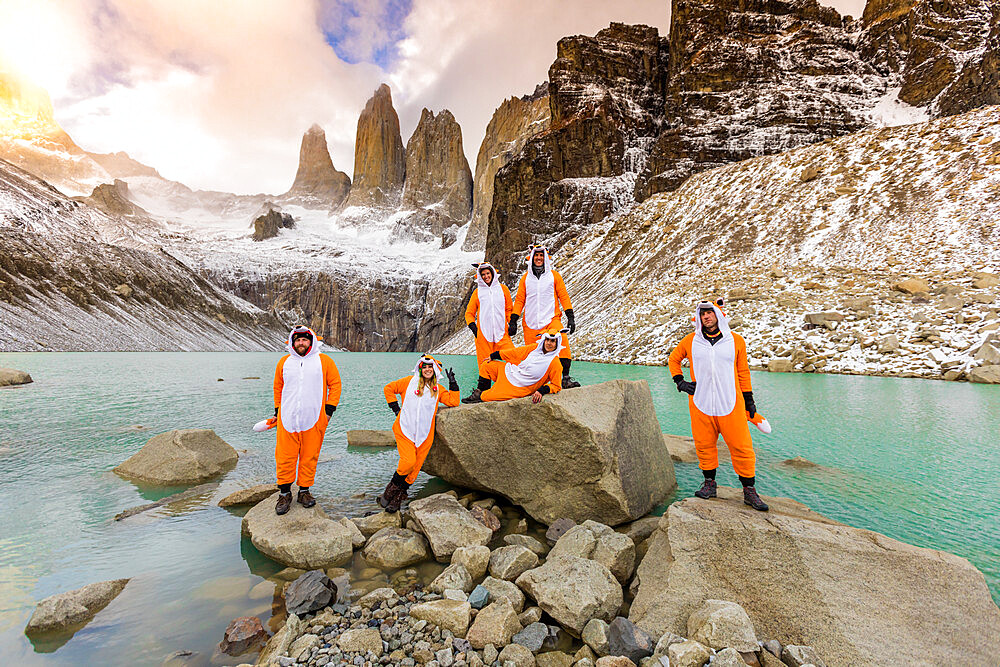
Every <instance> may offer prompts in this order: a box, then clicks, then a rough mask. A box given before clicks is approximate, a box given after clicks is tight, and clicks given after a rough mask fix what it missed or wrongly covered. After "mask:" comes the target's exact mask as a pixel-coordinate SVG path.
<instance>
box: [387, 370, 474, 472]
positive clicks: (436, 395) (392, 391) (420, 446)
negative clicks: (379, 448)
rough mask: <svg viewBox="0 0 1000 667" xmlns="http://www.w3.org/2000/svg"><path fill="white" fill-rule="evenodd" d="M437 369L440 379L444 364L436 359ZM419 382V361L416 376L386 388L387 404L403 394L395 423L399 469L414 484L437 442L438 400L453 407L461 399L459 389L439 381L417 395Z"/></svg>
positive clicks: (403, 379) (400, 380)
mask: <svg viewBox="0 0 1000 667" xmlns="http://www.w3.org/2000/svg"><path fill="white" fill-rule="evenodd" d="M434 370H435V372H436V373H437V375H438V380H440V379H441V366H440V364H438V363H437V361H436V360H435V362H434ZM419 381H420V364H419V362H418V363H417V368H416V369H414V374H413V375H409V376H407V377H405V378H400V379H398V380H396V381H395V382H390V383H389V384H387V385H385V387H384V388H383V392H384V393H385V402H386V403H392V402H393V401H395V400H396V396H399V397H400V405H399V414H398V415H396V421H394V422H393V424H392V432H393V434H395V436H396V450H397V451H398V452H399V465H398V466H397V467H396V472H397V473H398V474H399V475H401V476H403V477H405V478H406V483H407V484H413V482H414V481H415V480H416V479H417V473H419V472H420V468H421V467H423V465H424V459H426V458H427V453H428V452H429V451H430V450H431V445H432V444H434V422H435V421H436V419H437V409H438V403H439V402H440V403H443V404H445V405H447V406H448V407H452V408H453V407H455V406H456V405H458V398H459V396H458V392H457V391H449V390H448V389H445V388H444V385H443V384H440V383H438V384H437V385H436V386H435V387H434V388H433V389H432V388H430V387H427V386H425V387H424V389H423V392H422V394H417V390H418V388H419Z"/></svg>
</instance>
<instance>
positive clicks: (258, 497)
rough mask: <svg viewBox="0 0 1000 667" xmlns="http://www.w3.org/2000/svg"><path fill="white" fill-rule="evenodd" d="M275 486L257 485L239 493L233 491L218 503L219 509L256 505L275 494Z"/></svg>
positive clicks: (276, 489)
mask: <svg viewBox="0 0 1000 667" xmlns="http://www.w3.org/2000/svg"><path fill="white" fill-rule="evenodd" d="M277 491H278V485H277V484H258V485H256V486H251V487H249V488H246V489H240V490H239V491H233V492H232V493H230V494H229V495H228V496H226V497H225V498H223V499H222V500H220V501H219V507H238V506H240V505H256V504H257V503H259V502H260V501H262V500H264V498H267V497H268V496H270V495H272V494H274V493H277Z"/></svg>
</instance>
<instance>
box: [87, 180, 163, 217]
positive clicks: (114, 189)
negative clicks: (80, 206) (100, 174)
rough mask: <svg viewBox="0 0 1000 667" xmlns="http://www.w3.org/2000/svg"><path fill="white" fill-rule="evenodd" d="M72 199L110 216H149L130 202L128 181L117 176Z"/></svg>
mask: <svg viewBox="0 0 1000 667" xmlns="http://www.w3.org/2000/svg"><path fill="white" fill-rule="evenodd" d="M74 199H75V200H76V201H80V202H82V203H84V204H87V205H88V206H92V207H93V208H96V209H98V210H100V211H104V212H105V213H107V214H108V215H110V216H118V217H132V216H137V217H141V218H143V219H147V218H148V217H149V213H147V212H146V211H145V210H143V208H142V207H141V206H137V205H136V204H135V203H133V202H132V200H131V198H130V197H129V191H128V183H126V182H125V181H123V180H121V179H118V178H116V179H115V182H114V183H102V184H101V185H98V186H97V187H96V188H94V191H93V192H92V193H91V194H90V196H89V197H74Z"/></svg>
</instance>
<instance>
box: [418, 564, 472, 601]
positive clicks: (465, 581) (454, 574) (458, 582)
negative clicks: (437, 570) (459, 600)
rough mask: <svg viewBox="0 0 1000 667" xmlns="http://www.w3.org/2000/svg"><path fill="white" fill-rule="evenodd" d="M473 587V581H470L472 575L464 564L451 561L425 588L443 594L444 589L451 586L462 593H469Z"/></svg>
mask: <svg viewBox="0 0 1000 667" xmlns="http://www.w3.org/2000/svg"><path fill="white" fill-rule="evenodd" d="M474 587H475V583H474V582H473V581H472V575H470V574H469V571H468V570H467V569H465V566H464V565H461V564H456V563H452V564H451V565H449V566H448V567H446V568H445V569H444V572H442V573H441V574H439V575H438V576H437V577H436V578H435V579H434V581H432V582H431V583H430V585H428V586H427V590H429V591H431V592H432V593H439V594H443V593H444V592H445V590H447V589H449V588H453V589H456V590H460V591H462V592H464V593H469V592H471V591H472V589H473V588H474Z"/></svg>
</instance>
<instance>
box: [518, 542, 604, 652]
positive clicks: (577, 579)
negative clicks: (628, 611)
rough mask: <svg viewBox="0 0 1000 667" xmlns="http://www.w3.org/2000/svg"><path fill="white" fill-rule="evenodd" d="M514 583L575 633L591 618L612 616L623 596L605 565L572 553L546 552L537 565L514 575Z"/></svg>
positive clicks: (578, 632)
mask: <svg viewBox="0 0 1000 667" xmlns="http://www.w3.org/2000/svg"><path fill="white" fill-rule="evenodd" d="M517 585H518V586H519V587H520V588H522V589H524V590H525V591H526V592H527V593H528V595H530V596H531V597H532V598H534V599H535V601H536V602H537V603H538V606H539V607H541V608H542V610H543V611H544V612H546V613H547V614H548V615H549V616H551V617H552V618H554V619H555V620H556V621H557V622H558V623H559V624H560V625H562V626H563V627H565V628H567V629H569V630H570V631H572V632H573V633H574V634H577V635H579V634H580V632H581V631H582V630H583V626H584V625H585V624H586V623H587V621H589V620H590V619H592V618H600V619H603V620H606V621H610V620H612V619H614V617H615V616H617V615H618V609H619V608H620V607H621V605H622V600H623V598H622V587H621V584H619V583H618V580H616V579H615V577H614V575H612V574H611V572H610V571H609V570H608V568H606V567H605V566H603V565H601V564H600V563H597V562H595V561H592V560H586V559H583V558H576V557H574V556H556V557H553V556H550V557H549V558H548V560H546V561H545V564H544V565H542V566H541V567H538V568H535V569H534V570H528V571H527V572H525V573H524V574H522V575H521V576H520V577H518V578H517Z"/></svg>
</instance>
